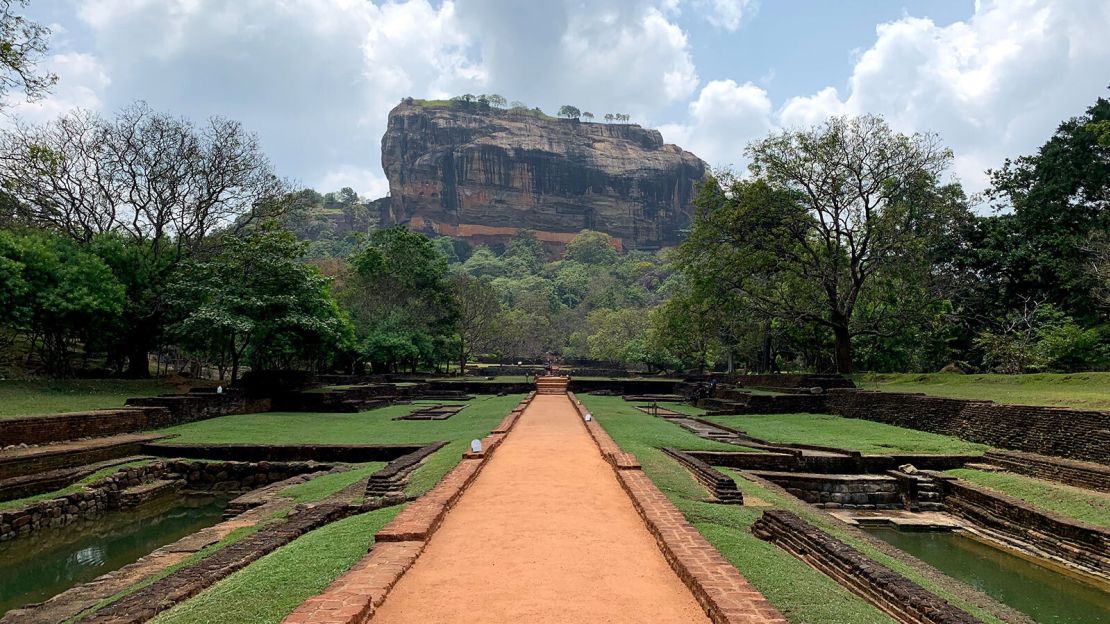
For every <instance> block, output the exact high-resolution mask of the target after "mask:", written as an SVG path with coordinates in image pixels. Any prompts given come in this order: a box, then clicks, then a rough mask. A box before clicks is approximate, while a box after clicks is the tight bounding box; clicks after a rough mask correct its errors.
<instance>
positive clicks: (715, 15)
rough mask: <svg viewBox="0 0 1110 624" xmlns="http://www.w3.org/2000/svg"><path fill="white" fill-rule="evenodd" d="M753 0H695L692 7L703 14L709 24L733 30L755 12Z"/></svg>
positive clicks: (755, 5) (755, 4)
mask: <svg viewBox="0 0 1110 624" xmlns="http://www.w3.org/2000/svg"><path fill="white" fill-rule="evenodd" d="M756 7H757V3H756V1H755V0H695V1H694V9H695V10H696V11H698V12H699V13H702V14H704V15H705V19H706V20H708V21H709V23H710V24H713V25H714V26H716V27H718V28H724V29H725V30H728V31H730V32H731V31H735V30H737V29H739V28H740V25H741V24H742V23H743V22H744V21H745V20H746V19H749V18H750V17H751V15H752V14H753V13H755V10H756Z"/></svg>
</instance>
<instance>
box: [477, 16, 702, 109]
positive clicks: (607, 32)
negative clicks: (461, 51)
mask: <svg viewBox="0 0 1110 624" xmlns="http://www.w3.org/2000/svg"><path fill="white" fill-rule="evenodd" d="M676 10H677V5H675V4H674V3H673V2H668V1H666V0H664V1H658V0H655V1H653V0H598V1H595V2H590V3H589V4H588V5H583V4H582V3H580V2H578V1H577V0H548V1H546V2H517V1H515V0H459V2H458V4H457V7H456V14H457V16H458V19H459V22H460V24H461V25H462V27H463V28H465V29H466V30H467V31H468V32H469V33H470V34H471V36H472V37H473V39H474V40H475V41H477V42H480V43H479V46H480V55H481V59H482V63H483V66H484V67H485V68H486V70H487V76H488V82H487V85H488V88H489V89H490V90H491V91H493V92H498V93H502V94H503V95H505V96H507V97H509V98H510V99H514V100H521V101H524V102H526V103H528V104H529V105H530V106H540V107H543V108H545V109H547V110H555V109H557V108H558V107H559V105H561V104H574V105H576V106H578V107H579V108H582V109H583V110H591V111H593V112H594V113H595V114H598V113H605V112H627V113H631V114H633V115H634V116H636V117H637V118H639V119H643V118H645V117H650V116H652V115H654V114H656V113H658V112H659V111H662V110H664V109H665V108H666V107H667V106H668V105H670V104H672V103H675V102H681V101H683V100H685V99H686V98H688V97H690V95H692V94H693V93H694V91H695V90H696V88H697V85H698V77H697V71H696V69H695V67H694V62H693V58H692V57H691V55H690V50H689V42H688V41H687V39H686V34H685V33H684V32H683V31H682V29H681V28H679V27H678V25H677V24H676V23H675V22H674V21H672V20H671V17H670V15H671V14H672V13H674V12H675V11H676Z"/></svg>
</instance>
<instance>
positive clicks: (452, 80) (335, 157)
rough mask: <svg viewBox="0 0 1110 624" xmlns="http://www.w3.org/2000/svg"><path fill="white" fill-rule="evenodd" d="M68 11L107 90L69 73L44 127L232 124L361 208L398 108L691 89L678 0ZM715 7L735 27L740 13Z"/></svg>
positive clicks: (166, 3)
mask: <svg viewBox="0 0 1110 624" xmlns="http://www.w3.org/2000/svg"><path fill="white" fill-rule="evenodd" d="M72 1H73V2H74V3H75V5H76V11H74V12H73V15H74V16H75V18H72V17H71V18H72V19H76V20H77V23H76V25H77V26H80V27H82V28H83V30H84V31H86V36H85V37H84V39H83V40H81V43H80V45H81V46H83V47H82V48H81V49H80V51H81V52H82V53H83V55H84V56H85V57H87V58H88V59H90V60H92V61H95V62H96V63H97V66H98V67H99V69H100V72H99V74H92V75H99V76H102V77H103V80H102V81H100V82H99V83H95V84H90V82H89V81H90V80H91V78H87V79H84V80H83V81H82V80H71V79H67V78H66V77H65V76H63V84H62V85H60V86H59V90H58V92H57V93H56V97H54V98H52V99H51V100H50V102H49V105H50V106H52V107H53V108H50V109H48V108H47V103H44V104H42V105H39V108H40V109H41V110H42V111H43V113H42V115H43V116H44V117H45V116H49V115H51V114H54V113H55V112H57V111H61V110H64V109H65V108H66V107H68V106H70V105H73V104H80V105H85V106H92V107H99V108H104V109H109V110H110V109H115V108H118V107H121V106H123V105H125V104H127V103H129V102H130V101H132V100H135V99H145V100H147V101H149V102H150V103H151V105H153V106H154V107H155V108H158V109H161V110H166V111H169V112H172V113H176V114H181V115H186V116H189V117H192V118H195V119H199V118H203V117H206V116H209V115H214V114H219V115H223V116H227V117H232V118H236V119H240V120H242V121H243V122H244V123H245V124H246V126H247V127H248V128H250V129H251V130H253V131H256V132H257V133H258V134H259V136H260V138H261V140H262V144H263V146H264V148H265V149H266V150H267V151H268V152H269V153H270V154H271V156H272V158H273V160H274V161H275V163H276V164H277V166H278V168H279V170H280V173H282V174H283V175H289V176H292V177H295V178H299V179H303V180H306V181H311V182H313V183H314V184H321V185H323V184H332V183H336V184H344V185H349V186H352V187H353V188H355V189H356V190H357V191H359V192H360V193H362V194H364V195H371V194H375V193H380V192H382V185H381V179H382V178H381V175H380V174H378V173H377V172H379V171H380V162H379V161H380V149H379V144H380V140H381V136H382V133H383V132H384V131H385V124H386V114H387V113H388V111H389V109H390V108H392V107H393V106H394V105H395V104H396V103H397V102H398V101H399V100H400V99H401V98H402V97H405V96H410V95H411V96H414V97H444V96H450V95H455V94H459V93H465V92H471V93H482V92H486V93H490V92H500V93H502V94H504V95H505V96H506V97H508V98H510V99H514V100H517V99H519V100H524V101H526V102H528V103H529V104H530V105H532V106H542V107H544V108H545V109H547V110H554V109H555V108H557V107H558V106H559V105H560V104H564V103H573V104H576V105H578V106H580V107H581V108H583V110H593V111H595V112H597V113H598V114H602V113H604V112H618V111H619V112H627V113H631V114H633V115H634V116H636V117H637V118H638V119H645V118H649V117H651V116H653V115H656V114H658V113H659V112H661V111H663V110H665V109H666V107H667V106H669V105H671V104H673V103H676V102H682V101H685V100H686V99H688V98H689V97H690V96H691V95H692V94H693V93H694V92H695V90H696V89H697V86H698V78H697V72H696V70H695V68H694V63H693V60H692V58H691V55H690V51H689V43H688V41H687V39H686V35H685V33H684V32H683V31H682V29H681V28H679V26H678V25H677V24H676V23H675V21H674V20H673V17H674V16H676V15H677V14H678V4H677V2H678V0H599V1H598V2H591V3H590V4H589V6H588V7H584V6H583V5H582V4H581V3H580V2H579V1H578V0H551V1H550V2H544V3H532V2H517V1H516V0H454V1H453V0H445V1H443V2H434V1H433V0H397V1H395V0H385V1H379V2H370V1H368V0H281V1H276V0H236V1H235V2H226V1H224V0H72ZM691 1H700V0H691ZM716 4H719V5H720V7H719V9H720V10H719V11H718V13H719V14H720V15H721V16H722V17H721V19H722V20H724V21H725V22H726V23H725V26H726V27H727V25H728V24H730V23H732V20H734V19H735V16H736V15H737V14H736V13H735V10H736V7H731V5H732V4H733V3H732V2H717V3H715V6H716ZM747 4H748V2H746V1H745V2H739V4H738V6H739V5H744V6H746V5H747ZM739 10H741V11H743V10H745V9H744V8H743V6H740V9H739ZM737 23H738V22H737ZM63 28H65V29H66V30H67V31H72V30H73V28H71V27H68V26H64V27H63ZM69 40H73V38H72V37H67V41H69ZM61 73H62V72H61V71H59V74H61ZM71 73H72V72H71ZM109 76H110V77H111V80H110V81H109V80H108V77H109ZM67 83H68V84H72V85H74V86H73V87H70V86H68V84H67ZM86 84H88V85H89V86H88V87H87V88H86V89H85V90H84V91H81V89H82V88H83V85H86ZM63 85H65V86H63ZM21 112H23V111H21ZM360 180H361V182H360ZM321 190H325V191H326V190H331V189H328V188H322V189H321Z"/></svg>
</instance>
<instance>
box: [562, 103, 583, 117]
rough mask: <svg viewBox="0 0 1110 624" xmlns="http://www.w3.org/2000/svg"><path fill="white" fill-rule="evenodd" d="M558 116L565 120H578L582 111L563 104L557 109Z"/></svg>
mask: <svg viewBox="0 0 1110 624" xmlns="http://www.w3.org/2000/svg"><path fill="white" fill-rule="evenodd" d="M559 116H560V117H565V118H566V119H578V118H579V117H581V116H582V111H580V110H578V109H577V108H575V107H574V106H571V105H570V104H563V105H562V106H560V107H559Z"/></svg>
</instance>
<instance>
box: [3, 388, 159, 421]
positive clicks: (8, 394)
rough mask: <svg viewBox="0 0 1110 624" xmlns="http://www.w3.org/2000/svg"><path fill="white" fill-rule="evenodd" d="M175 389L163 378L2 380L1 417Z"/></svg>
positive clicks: (114, 402) (109, 403) (116, 402)
mask: <svg viewBox="0 0 1110 624" xmlns="http://www.w3.org/2000/svg"><path fill="white" fill-rule="evenodd" d="M167 392H175V389H174V386H172V385H170V384H169V383H167V382H166V381H163V380H161V379H44V380H40V381H13V380H3V381H0V418H15V417H18V416H37V415H39V414H58V413H60V412H82V411H86V410H91V409H99V408H103V407H123V402H124V401H126V400H127V399H129V398H131V397H139V396H154V395H157V394H164V393H167Z"/></svg>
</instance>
